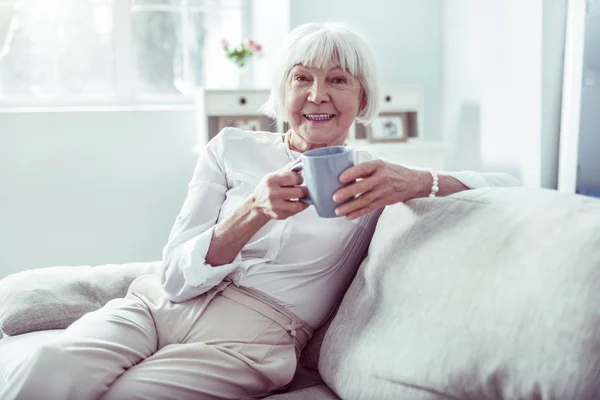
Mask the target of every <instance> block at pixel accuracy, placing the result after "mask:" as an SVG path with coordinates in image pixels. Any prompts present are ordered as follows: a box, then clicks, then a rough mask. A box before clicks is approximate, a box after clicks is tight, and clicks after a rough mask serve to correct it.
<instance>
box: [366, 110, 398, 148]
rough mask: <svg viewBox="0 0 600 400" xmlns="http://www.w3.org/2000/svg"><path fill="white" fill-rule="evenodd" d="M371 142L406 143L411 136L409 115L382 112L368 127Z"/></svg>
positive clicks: (367, 133) (367, 131) (367, 132)
mask: <svg viewBox="0 0 600 400" xmlns="http://www.w3.org/2000/svg"><path fill="white" fill-rule="evenodd" d="M366 136H367V140H368V141H369V142H405V141H407V140H408V136H409V126H408V113H406V112H382V113H380V114H379V115H378V116H377V118H375V120H374V121H373V123H372V124H371V125H369V126H367V127H366Z"/></svg>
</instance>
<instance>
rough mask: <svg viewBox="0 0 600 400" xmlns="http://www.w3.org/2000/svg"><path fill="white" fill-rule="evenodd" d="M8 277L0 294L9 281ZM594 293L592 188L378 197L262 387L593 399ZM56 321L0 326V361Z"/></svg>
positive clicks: (598, 345) (328, 395)
mask: <svg viewBox="0 0 600 400" xmlns="http://www.w3.org/2000/svg"><path fill="white" fill-rule="evenodd" d="M155 267H156V266H154V267H149V268H155ZM41 271H43V270H36V271H34V272H30V273H31V274H40V275H41V274H42V272H41ZM130 271H132V270H130ZM9 278H11V277H9ZM9 278H6V279H5V280H3V281H0V301H3V300H6V299H7V297H6V296H8V295H11V293H12V295H14V293H15V292H16V291H17V290H18V288H15V287H14V286H15V282H17V280H18V278H19V277H18V276H17V277H12V278H11V279H9ZM128 279H129V278H128ZM6 282H8V283H9V284H6ZM3 296H4V297H3ZM102 301H104V300H101V301H100V303H101V302H102ZM8 303H10V301H8ZM8 303H7V304H8ZM0 304H1V305H0V328H2V329H3V330H4V331H7V330H8V331H10V327H9V326H8V325H10V324H11V323H12V324H13V325H14V324H15V321H16V319H18V318H19V316H21V317H22V316H23V315H24V313H30V312H31V311H30V310H21V311H20V312H16V313H15V312H13V315H12V320H10V321H9V319H10V318H8V315H9V314H10V310H7V309H8V308H10V307H9V306H5V304H4V303H0ZM19 304H21V303H19ZM99 305H100V304H98V306H99ZM599 305H600V200H597V199H593V198H586V197H583V196H579V195H565V194H560V193H557V192H555V191H550V190H535V189H525V188H511V189H479V190H474V191H469V192H463V193H459V194H456V195H453V196H450V197H447V198H436V199H419V200H413V201H410V202H407V203H406V204H399V205H395V206H392V207H388V208H386V209H385V210H384V212H383V214H382V215H381V218H380V219H379V223H378V225H377V228H376V231H375V235H374V237H373V240H372V242H371V245H370V247H369V252H368V256H367V257H366V258H365V260H364V261H363V262H362V264H361V266H360V268H359V270H358V272H357V275H356V277H355V279H354V280H353V282H352V284H351V285H350V287H349V289H348V291H347V292H346V295H345V296H344V299H343V301H342V303H341V305H340V307H339V309H338V310H337V312H336V313H335V315H334V317H333V319H332V320H330V321H329V322H328V323H327V324H326V325H324V326H323V327H322V328H320V329H319V330H317V332H316V333H315V336H314V338H313V340H312V341H311V343H310V344H309V346H308V348H307V349H306V351H305V353H304V354H303V356H302V359H301V363H300V367H299V369H298V372H297V376H296V378H295V379H294V380H293V381H292V383H291V386H290V387H289V388H288V390H287V392H284V393H281V394H276V395H273V396H271V397H270V399H294V400H300V399H311V400H313V399H336V398H339V397H341V398H343V399H361V400H362V399H377V400H385V399H406V400H417V399H531V400H534V399H535V400H544V399H572V400H575V399H582V400H584V399H585V400H587V399H598V398H600V369H599V367H598V366H599V365H600V311H599V310H600V307H599ZM12 307H13V308H14V307H17V308H18V305H17V306H12ZM52 307H54V308H56V307H58V306H56V305H52ZM91 307H93V306H91ZM80 311H85V310H80ZM15 314H17V315H16V316H15ZM22 319H23V318H22ZM63 323H68V322H63ZM21 324H24V323H23V322H22V321H21ZM33 325H35V324H33ZM13 328H14V326H13ZM27 329H29V330H31V329H32V327H31V326H30V327H29V328H27ZM59 332H60V330H53V331H38V332H31V333H24V334H20V335H16V336H11V337H8V338H4V339H3V340H1V341H0V374H1V375H2V376H3V377H4V378H6V377H7V376H10V374H11V373H12V371H14V369H15V368H16V367H17V366H18V365H19V363H20V362H21V360H22V359H23V358H24V357H26V355H27V354H28V353H30V352H32V351H33V350H34V349H35V348H36V347H37V346H39V345H40V344H41V343H44V342H45V341H47V340H52V338H53V337H54V336H55V335H56V334H58V333H59ZM317 367H318V371H319V373H317V372H316V369H317ZM0 379H1V378H0ZM1 385H2V383H0V386H1Z"/></svg>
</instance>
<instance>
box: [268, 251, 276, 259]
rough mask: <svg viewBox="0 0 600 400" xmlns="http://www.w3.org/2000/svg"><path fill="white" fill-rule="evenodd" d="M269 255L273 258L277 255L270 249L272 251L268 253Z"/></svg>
mask: <svg viewBox="0 0 600 400" xmlns="http://www.w3.org/2000/svg"><path fill="white" fill-rule="evenodd" d="M267 257H269V258H273V257H275V253H273V252H272V251H270V252H268V253H267Z"/></svg>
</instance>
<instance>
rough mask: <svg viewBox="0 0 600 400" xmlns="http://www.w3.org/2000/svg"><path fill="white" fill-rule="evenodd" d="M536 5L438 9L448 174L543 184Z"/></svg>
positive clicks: (464, 1)
mask: <svg viewBox="0 0 600 400" xmlns="http://www.w3.org/2000/svg"><path fill="white" fill-rule="evenodd" d="M541 16H542V2H541V0H529V1H526V2H524V1H521V0H506V1H501V2H500V1H496V2H492V1H480V0H448V1H446V2H444V34H443V37H444V64H443V65H444V70H443V71H444V79H443V81H444V92H443V96H444V129H443V130H444V137H445V140H447V141H448V142H449V143H450V144H451V145H452V146H453V149H452V150H451V152H450V154H449V159H448V163H447V166H448V168H449V169H476V170H481V171H495V170H496V171H505V172H510V173H512V174H513V175H515V176H517V177H518V178H519V179H521V180H522V181H523V183H524V184H525V185H527V186H539V183H540V180H541V167H540V165H541V95H542V93H541V87H542V82H541V64H542V58H541V57H542V40H541V38H542V18H541Z"/></svg>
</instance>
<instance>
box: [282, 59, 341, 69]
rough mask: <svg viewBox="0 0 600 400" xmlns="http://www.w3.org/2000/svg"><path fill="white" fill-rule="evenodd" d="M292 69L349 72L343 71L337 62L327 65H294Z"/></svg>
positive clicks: (300, 63) (333, 61)
mask: <svg viewBox="0 0 600 400" xmlns="http://www.w3.org/2000/svg"><path fill="white" fill-rule="evenodd" d="M294 68H304V69H308V70H320V71H325V72H327V71H333V70H341V71H344V72H349V71H348V70H345V69H344V68H342V67H341V66H340V64H339V62H337V61H335V60H332V61H331V62H329V63H326V64H324V65H314V64H313V65H311V64H309V63H302V62H299V63H296V64H295V65H294Z"/></svg>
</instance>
